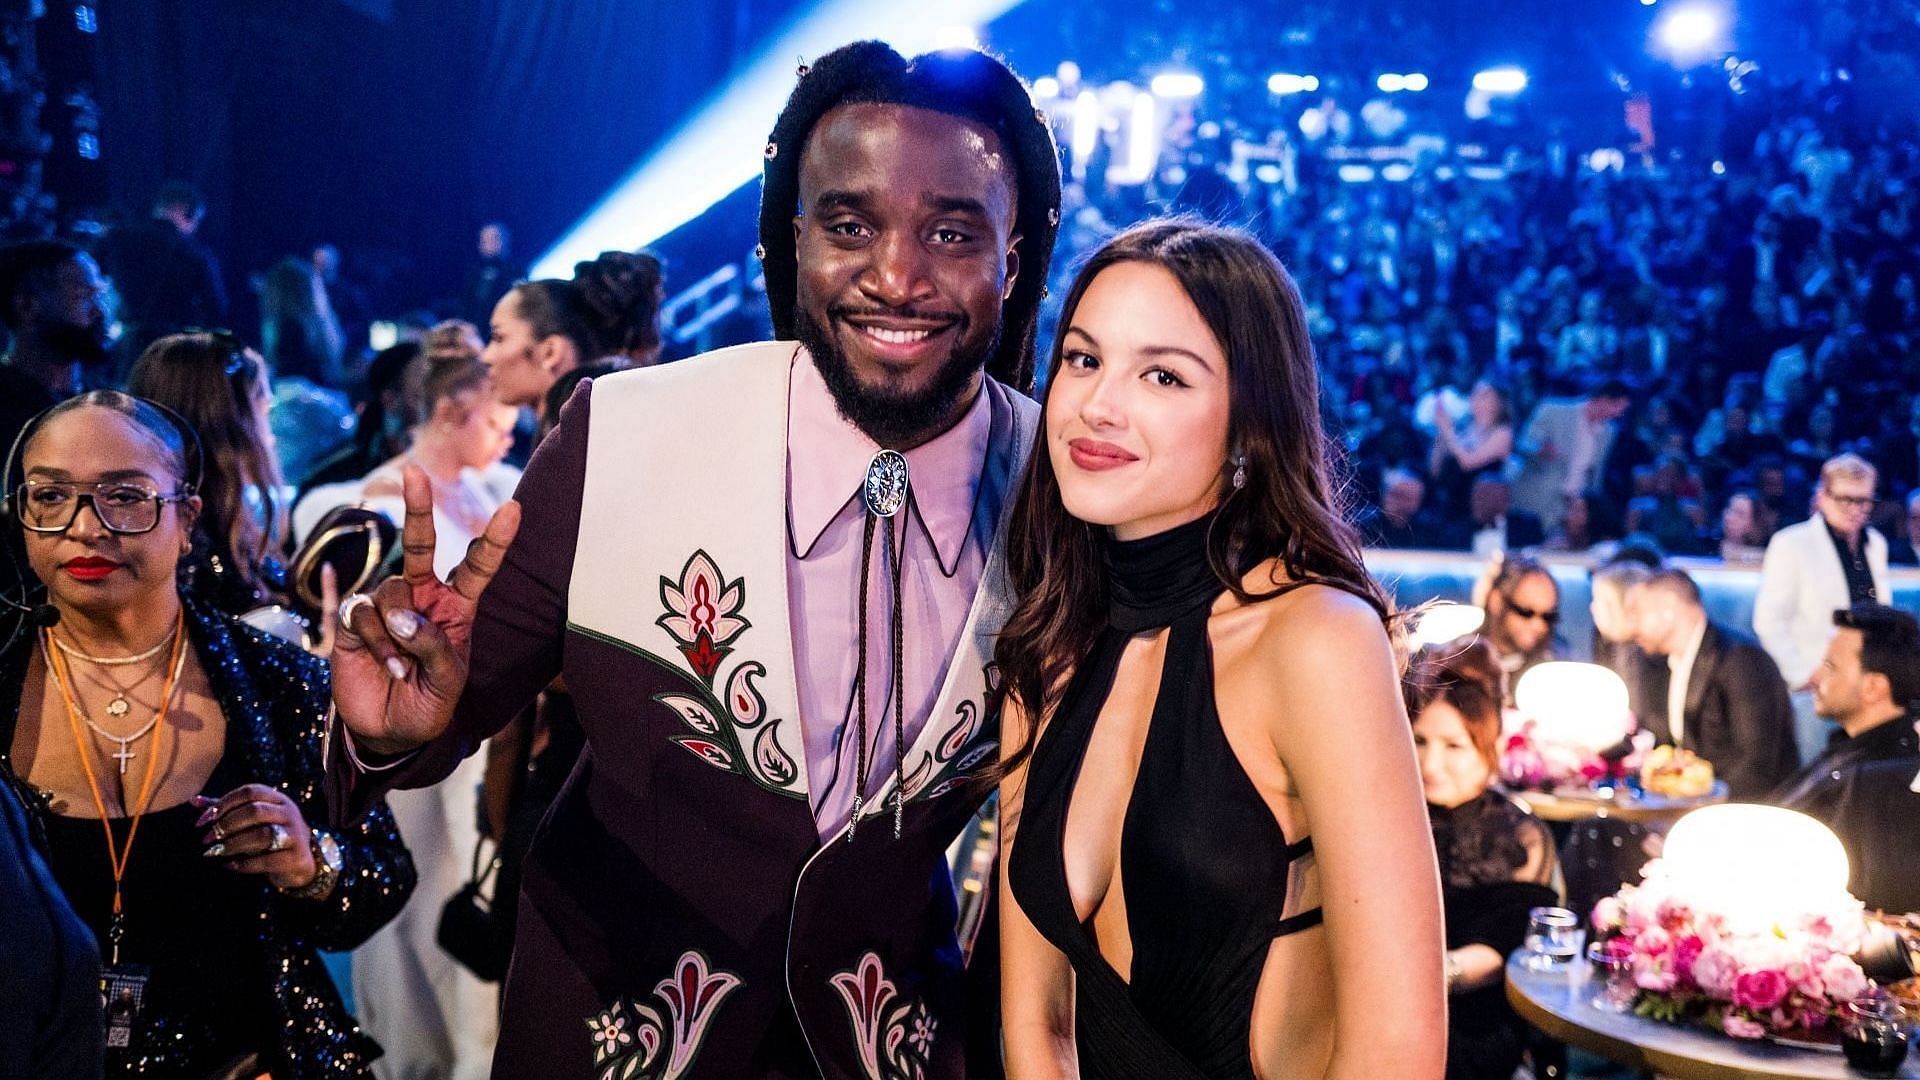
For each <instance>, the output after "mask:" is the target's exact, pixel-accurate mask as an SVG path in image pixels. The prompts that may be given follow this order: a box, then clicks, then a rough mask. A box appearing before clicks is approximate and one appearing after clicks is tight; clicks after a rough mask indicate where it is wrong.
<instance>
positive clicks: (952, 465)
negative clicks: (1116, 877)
mask: <svg viewBox="0 0 1920 1080" xmlns="http://www.w3.org/2000/svg"><path fill="white" fill-rule="evenodd" d="M766 159H767V163H766V175H765V188H764V202H763V206H762V210H761V219H760V237H761V243H762V248H761V252H760V255H761V258H762V259H763V260H764V265H765V269H766V277H767V293H768V297H769V300H770V301H771V303H772V310H773V313H774V330H775V336H776V338H778V339H780V340H777V341H774V342H768V343H762V344H756V345H746V346H740V347H737V348H732V349H725V350H721V351H719V352H716V353H713V354H711V355H708V356H705V357H702V358H699V359H698V360H695V361H691V362H687V363H680V364H671V365H667V366H665V367H659V368H651V369H644V370H636V371H630V372H625V373H621V374H616V375H612V376H607V377H604V378H601V379H596V380H593V381H592V382H590V383H588V384H585V385H583V386H582V387H581V389H580V390H579V391H578V392H577V393H575V394H574V396H573V398H572V400H571V402H570V403H569V404H568V405H567V406H566V408H565V410H564V411H563V412H562V414H561V418H560V423H559V426H558V428H557V429H556V430H555V431H554V433H553V434H552V435H551V436H549V437H548V438H547V440H546V441H545V442H543V443H542V444H541V446H540V448H539V451H538V452H537V453H536V454H535V456H534V458H533V461H532V463H531V464H530V465H529V466H528V469H527V472H526V476H525V479H524V481H523V482H522V483H521V485H520V492H519V503H518V508H517V509H516V508H515V505H514V504H509V506H508V507H507V508H505V509H504V510H503V511H502V513H501V515H499V516H498V517H497V518H496V520H495V521H494V522H493V523H492V524H491V525H490V526H489V528H488V531H487V535H486V537H485V538H484V539H483V541H482V542H480V543H478V544H476V545H475V547H474V549H473V551H472V552H471V553H470V554H469V556H468V559H467V560H466V562H465V563H463V564H462V566H461V568H460V569H458V570H456V571H455V573H454V575H453V576H452V578H451V579H450V581H449V582H447V583H445V584H443V583H441V582H440V581H439V580H437V579H436V578H435V577H434V576H433V575H432V573H431V570H430V567H428V566H427V560H428V559H429V558H430V552H431V547H432V544H431V513H430V506H429V500H428V492H427V484H426V481H425V478H424V477H420V476H414V477H411V478H410V479H409V480H408V486H407V494H408V500H407V501H408V517H407V524H406V536H407V539H406V542H405V546H406V550H407V552H408V560H407V562H408V571H407V573H406V574H405V575H404V577H403V578H400V579H395V580H392V581H389V582H386V583H385V584H383V585H382V586H381V587H380V588H379V590H377V591H376V592H375V593H374V594H373V595H372V596H371V597H365V598H361V597H352V598H349V599H348V601H347V602H346V603H345V604H343V605H342V611H341V616H342V621H343V622H344V623H345V624H346V625H345V629H344V630H343V632H342V635H341V644H340V647H339V650H338V652H336V654H335V657H334V660H333V669H334V688H335V690H334V693H335V701H336V704H337V706H338V712H339V715H340V716H341V718H342V720H343V723H344V728H345V734H344V735H343V736H341V737H337V738H335V739H334V740H333V746H334V748H333V749H332V750H331V751H330V752H331V753H332V754H334V755H335V757H334V759H333V766H334V767H333V769H332V777H333V783H334V790H335V794H336V798H335V805H337V806H340V807H342V808H344V809H345V811H346V812H350V811H351V808H352V807H354V806H359V805H364V803H365V802H366V800H368V799H369V798H371V797H372V796H374V795H375V794H377V793H378V792H380V791H382V790H384V789H387V788H390V787H394V786H416V785H422V784H427V783H431V782H433V781H435V780H437V779H439V778H440V777H442V776H445V775H446V774H447V772H448V770H449V769H451V768H452V767H453V764H454V763H455V762H456V761H458V760H459V758H460V757H461V756H462V755H464V754H467V753H470V752H471V751H472V750H473V749H474V748H476V747H478V746H479V745H480V744H481V742H482V741H483V740H485V739H486V738H487V737H488V736H489V735H490V734H492V733H493V732H494V731H495V730H497V729H498V728H499V727H500V726H501V725H502V724H504V723H505V722H506V721H507V720H508V719H509V718H510V717H511V716H512V715H513V714H514V713H515V712H516V711H517V710H519V709H520V708H521V707H522V706H523V705H524V704H525V703H526V702H527V701H528V700H529V699H530V698H531V697H532V696H533V695H534V694H535V693H537V692H538V691H539V690H540V689H541V688H542V687H544V686H546V685H547V684H548V683H549V682H550V681H551V680H552V679H553V678H554V677H556V676H559V675H564V676H565V679H566V683H567V687H568V689H569V690H570V691H571V692H572V694H573V697H574V700H575V702H576V705H577V708H578V710H579V715H580V721H581V725H582V727H583V728H584V729H585V730H586V733H587V739H588V749H587V751H586V752H585V753H584V754H583V755H582V758H581V761H580V764H579V766H578V767H577V768H576V769H575V770H574V773H573V776H572V778H571V779H570V781H569V782H568V786H567V788H566V790H565V791H564V792H563V794H562V795H561V796H560V797H559V799H558V800H557V801H556V803H555V804H554V807H553V810H552V811H551V813H550V814H549V816H548V818H547V821H546V822H545V824H544V826H543V827H542V830H541V833H540V835H539V837H538V838H537V839H536V840H535V842H534V847H533V850H532V852H531V854H530V855H529V856H528V858H527V865H526V870H525V882H524V886H523V890H522V894H521V896H522V899H521V905H520V918H519V927H518V936H517V939H516V952H515V955H514V958H513V964H512V970H511V972H510V973H509V975H508V977H507V987H506V997H505V1004H504V1014H503V1017H502V1030H501V1037H500V1044H499V1050H498V1052H497V1055H496V1057H495V1062H494V1075H495V1076H496V1077H513V1078H518V1077H540V1078H554V1077H558V1078H567V1077H587V1076H592V1077H610V1078H618V1080H626V1078H629V1077H665V1076H674V1077H678V1076H688V1077H726V1078H737V1077H763V1076H764V1077H800V1076H818V1075H825V1076H828V1077H835V1078H839V1077H860V1078H871V1080H880V1078H894V1077H920V1076H927V1077H950V1078H958V1077H961V1076H963V1075H966V1073H967V1072H968V1063H967V1061H966V1060H965V1059H966V1051H965V1047H966V1045H967V1043H968V1029H967V1016H966V1011H965V1009H964V1008H963V1007H962V998H963V990H962V982H963V979H962V974H963V973H962V971H961V960H960V956H961V951H960V949H959V948H958V947H957V944H956V940H955V933H954V915H955V898H954V894H953V889H952V885H951V882H950V879H949V875H948V870H947V866H946V862H945V855H944V852H945V850H946V849H947V847H948V846H949V845H950V844H951V843H952V842H953V840H954V839H955V837H956V835H957V834H958V833H959V832H960V830H961V829H962V827H963V826H964V825H965V824H966V823H967V822H968V821H969V819H970V818H971V816H972V815H973V814H974V812H975V810H976V809H977V808H978V807H979V804H980V799H981V795H982V793H983V792H982V784H980V783H977V782H975V781H977V780H979V779H980V778H979V776H978V773H979V771H980V770H981V769H982V768H983V767H984V766H985V765H987V764H988V763H989V762H990V761H991V760H992V758H993V753H992V750H993V743H994V740H995V737H996V733H997V732H996V723H995V721H994V718H993V717H992V716H991V715H990V713H989V709H988V694H989V689H990V686H989V671H988V660H989V658H990V657H991V655H992V639H993V637H994V635H995V634H996V633H997V632H998V630H999V628H1000V626H1001V624H1002V622H1003V621H1004V618H1005V615H1006V612H1007V610H1008V609H1009V607H1010V601H1011V598H1010V597H1008V596H1007V595H1006V588H1005V584H1004V574H1003V571H1002V569H1001V558H1002V550H1003V544H1002V536H1001V530H1002V528H1003V525H1004V522H1005V520H1006V518H1007V516H1008V515H1007V514H1006V513H1005V511H1006V510H1007V509H1008V503H1009V497H1010V493H1011V492H1012V490H1013V487H1014V484H1013V482H1014V480H1015V478H1016V477H1017V475H1018V473H1019V472H1020V470H1021V468H1022V467H1023V465H1024V462H1025V459H1026V457H1027V455H1028V453H1029V452H1030V450H1031V447H1032V445H1033V441H1034V428H1035V424H1036V420H1037V414H1038V408H1037V407H1036V406H1035V405H1034V404H1033V403H1032V402H1031V401H1029V400H1027V399H1026V398H1024V397H1022V396H1021V395H1020V394H1019V393H1017V392H1016V390H1017V389H1023V388H1024V387H1025V386H1026V384H1027V382H1028V381H1029V379H1030V377H1031V372H1032V348H1033V333H1034V316H1035V311H1036V309H1037V308H1038V306H1039V302H1040V297H1041V294H1042V283H1043V282H1045V280H1046V276H1047V263H1048V259H1049V256H1050V254H1051V250H1052V246H1053V238H1054V232H1055V228H1056V226H1057V224H1058V221H1059V211H1058V206H1059V197H1060V175H1059V165H1058V157H1057V153H1056V150H1055V148H1054V145H1053V142H1052V139H1051V136H1050V135H1049V134H1048V130H1047V127H1046V124H1045V121H1044V118H1043V117H1040V116H1038V115H1036V113H1035V111H1034V109H1033V106H1032V104H1031V102H1030V100H1029V99H1028V96H1027V93H1026V91H1025V89H1024V88H1023V87H1022V86H1021V84H1020V82H1019V80H1018V79H1017V78H1015V76H1014V75H1013V73H1012V72H1010V71H1009V70H1008V69H1007V68H1006V67H1005V66H1003V65H1002V64H1001V63H1000V62H999V61H997V60H994V59H992V58H990V57H987V56H985V55H982V54H979V53H951V52H948V53H939V54H929V55H926V56H921V57H917V58H915V59H913V60H907V59H904V58H902V57H901V56H899V55H898V54H897V53H895V52H894V51H893V50H892V49H890V48H888V47H887V46H885V45H881V44H878V43H872V42H867V43H860V44H855V45H850V46H847V47H845V48H842V49H840V50H837V51H835V52H833V53H831V54H829V55H827V56H825V57H822V58H821V59H820V60H819V61H818V62H817V63H816V64H814V65H813V66H812V67H811V68H802V69H801V72H800V80H799V83H798V85H797V87H796V89H795V90H794V92H793V94H792V96H791V98H790V99H789V101H788V103H787V106H786V108H785V109H784V110H783V111H782V113H781V114H780V117H779V119H778V121H777V122H776V124H775V126H774V130H773V135H772V138H771V141H769V142H768V144H767V147H766ZM522 524H523V526H524V527H520V526H521V525H522ZM516 528H517V531H518V539H515V538H514V537H515V532H516ZM509 544H511V546H509ZM483 589H484V590H485V596H484V600H483V601H482V600H481V599H480V598H481V593H482V590H483ZM469 655H470V656H471V659H472V662H471V665H469V664H468V663H467V657H468V656H469ZM975 1034H976V1035H978V1034H979V1033H978V1032H976V1033H975ZM989 1034H990V1033H989ZM984 1041H986V1042H987V1043H989V1044H991V1042H992V1040H991V1038H989V1039H987V1040H984ZM975 1065H976V1067H977V1068H987V1069H990V1068H992V1065H993V1063H991V1062H976V1063H975Z"/></svg>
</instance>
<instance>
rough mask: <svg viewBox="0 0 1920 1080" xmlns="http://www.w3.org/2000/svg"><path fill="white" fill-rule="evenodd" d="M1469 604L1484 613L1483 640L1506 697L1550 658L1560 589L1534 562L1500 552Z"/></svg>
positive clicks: (1546, 572) (1557, 619) (1548, 574)
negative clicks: (1503, 681) (1501, 678)
mask: <svg viewBox="0 0 1920 1080" xmlns="http://www.w3.org/2000/svg"><path fill="white" fill-rule="evenodd" d="M1473 600H1474V603H1475V604H1477V605H1478V606H1479V607H1480V608H1481V609H1483V610H1484V611H1486V613H1487V621H1486V624H1485V625H1486V629H1485V631H1484V632H1485V634H1486V639H1487V644H1489V645H1491V646H1493V652H1494V658H1495V659H1497V660H1498V661H1499V662H1500V669H1501V670H1502V671H1504V672H1506V675H1507V682H1506V691H1505V698H1506V703H1507V704H1508V705H1512V704H1513V688H1514V685H1515V684H1516V683H1518V682H1519V681H1520V676H1522V675H1524V674H1526V673H1527V670H1528V669H1529V668H1532V667H1533V666H1534V665H1536V664H1542V663H1545V662H1547V661H1548V660H1552V659H1554V658H1555V651H1554V644H1555V643H1554V629H1555V628H1556V627H1558V626H1559V625H1560V586H1559V585H1558V584H1557V583H1556V582H1555V581H1554V580H1553V574H1552V573H1551V572H1550V571H1548V569H1547V568H1546V566H1545V564H1543V563H1541V562H1540V561H1539V560H1538V559H1533V558H1529V557H1527V556H1525V555H1515V554H1513V553H1512V552H1503V553H1502V554H1500V555H1497V556H1495V557H1494V560H1493V562H1492V563H1491V564H1489V565H1488V567H1487V574H1486V576H1485V577H1483V578H1482V579H1481V581H1480V583H1479V584H1477V585H1476V586H1475V588H1474V597H1473Z"/></svg>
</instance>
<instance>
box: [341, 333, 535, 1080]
mask: <svg viewBox="0 0 1920 1080" xmlns="http://www.w3.org/2000/svg"><path fill="white" fill-rule="evenodd" d="M422 359H423V360H425V361H426V363H427V367H426V369H425V373H424V375H423V377H422V379H421V391H420V400H421V408H422V410H423V416H424V417H425V419H424V420H423V421H422V422H421V423H420V424H419V425H418V426H417V427H415V428H414V433H413V443H412V446H411V447H410V448H409V449H408V451H407V453H406V454H405V455H404V456H402V457H399V458H396V459H394V460H393V461H390V462H388V463H387V464H385V465H382V466H381V467H380V468H378V469H376V470H374V471H373V473H372V474H371V475H369V476H368V477H367V480H366V487H365V489H364V493H363V496H362V497H363V499H364V501H365V502H366V503H367V504H368V505H370V506H372V507H373V508H375V509H377V510H380V511H381V512H383V513H385V514H386V515H387V516H388V517H390V518H392V520H393V521H394V523H395V524H399V523H400V522H401V521H402V520H403V519H404V517H405V513H406V510H405V506H404V503H403V501H402V494H401V472H402V470H403V469H404V467H405V466H406V465H408V464H414V465H418V466H419V467H420V468H421V469H422V470H423V471H424V472H425V473H426V474H427V478H428V479H429V480H431V481H432V483H433V525H434V536H435V547H434V556H433V562H434V570H435V572H436V573H439V574H450V573H452V572H453V568H454V566H456V565H458V564H459V562H460V559H461V557H462V556H463V555H465V554H466V551H467V546H468V545H469V544H471V543H472V542H473V540H474V539H475V538H476V537H478V536H479V535H480V534H481V533H482V532H484V531H485V529H486V524H487V519H488V518H489V517H491V516H492V515H493V512H494V511H495V510H497V509H499V508H500V504H501V503H504V502H506V501H507V499H508V498H509V497H510V496H511V495H512V494H513V488H514V485H515V483H517V482H518V480H519V476H520V473H519V470H517V469H514V468H512V467H511V466H507V465H502V464H500V459H501V457H502V456H503V455H505V454H506V452H507V449H508V447H510V446H511V445H512V443H513V422H514V418H515V416H516V415H517V410H516V409H514V408H513V406H511V405H507V404H505V403H503V402H501V401H500V400H499V399H498V398H496V397H495V396H494V386H493V383H492V381H491V380H490V378H489V377H488V373H487V368H486V365H484V364H482V363H481V362H480V361H479V360H478V359H475V358H473V357H471V356H463V355H457V354H456V355H450V356H442V357H441V358H439V359H429V358H427V357H423V358H422ZM485 771H486V762H485V760H484V759H483V758H481V757H478V756H475V757H470V758H468V759H467V760H466V761H464V762H462V763H461V764H460V767H459V768H457V769H455V770H454V772H453V774H452V775H451V776H449V777H447V778H446V779H445V780H443V781H441V782H440V783H438V784H435V785H434V786H432V787H427V788H414V789H407V790H402V791H395V792H393V793H392V794H390V795H389V796H388V797H387V801H388V803H389V804H390V805H391V806H392V807H393V815H394V819H395V820H396V821H397V822H398V823H399V825H400V831H401V835H403V836H405V837H406V838H407V842H408V843H409V844H410V845H412V848H413V851H414V865H415V866H416V868H417V869H418V872H419V875H420V895H421V901H420V902H419V903H416V904H414V905H412V906H411V907H409V908H408V909H407V910H406V911H404V912H402V913H401V914H400V917H399V918H397V919H395V920H394V921H393V923H392V924H391V925H389V926H387V927H386V928H385V929H383V930H381V931H380V933H378V934H376V935H374V937H373V939H372V940H370V941H368V942H367V943H366V945H364V946H362V947H361V948H360V949H359V950H357V951H356V952H355V953H354V955H353V991H354V1001H355V1003H356V1005H357V1006H358V1007H359V1009H360V1014H361V1020H362V1021H363V1022H364V1023H365V1024H366V1026H367V1030H368V1031H369V1032H371V1033H372V1034H373V1036H374V1038H376V1039H379V1040H380V1042H381V1043H382V1044H383V1045H385V1046H386V1047H387V1059H386V1061H385V1062H383V1064H382V1070H383V1071H386V1070H389V1069H390V1070H392V1073H393V1075H396V1076H414V1075H417V1076H449V1077H469V1076H483V1075H485V1074H486V1071H487V1067H488V1065H489V1063H490V1062H491V1061H492V1058H493V1044H494V1040H495V1037H496V1034H497V1031H498V1025H497V1023H496V1015H497V1013H498V1011H499V998H498V988H497V987H495V986H493V985H491V984H489V983H486V982H483V981H481V980H480V979H479V978H477V977H476V976H475V975H474V974H473V973H472V972H469V971H468V970H467V969H466V968H464V967H461V966H460V965H459V964H458V963H457V962H455V960H454V959H453V957H452V956H451V955H450V954H449V953H448V952H447V951H446V950H445V949H442V948H441V947H440V945H439V942H438V939H437V937H436V934H437V931H438V929H439V923H440V912H441V909H442V907H443V906H444V905H445V903H446V901H447V899H448V898H450V897H451V896H452V895H453V894H454V893H455V892H457V891H459V889H460V887H461V886H462V885H464V884H466V882H467V880H468V878H469V877H470V875H471V873H472V858H473V852H474V848H475V847H476V846H477V845H478V844H479V842H480V822H479V815H478V811H477V809H476V807H477V803H478V796H477V794H476V792H477V791H478V789H479V787H480V784H481V781H482V779H483V776H484V773H485ZM423 1032H430V1033H433V1034H432V1035H431V1036H430V1037H429V1036H427V1035H423V1034H422V1033H423Z"/></svg>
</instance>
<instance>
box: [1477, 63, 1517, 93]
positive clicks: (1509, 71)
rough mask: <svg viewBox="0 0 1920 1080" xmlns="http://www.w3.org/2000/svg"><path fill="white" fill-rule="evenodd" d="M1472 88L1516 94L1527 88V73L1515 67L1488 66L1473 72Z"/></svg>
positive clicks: (1487, 91)
mask: <svg viewBox="0 0 1920 1080" xmlns="http://www.w3.org/2000/svg"><path fill="white" fill-rule="evenodd" d="M1473 88H1474V89H1475V90H1481V91H1485V92H1486V93H1489V94H1517V93H1519V92H1520V91H1522V90H1525V89H1526V88H1527V73H1526V72H1524V71H1522V70H1520V69H1519V68H1516V67H1497V68H1488V69H1487V70H1485V71H1481V72H1476V73H1475V74H1474V76H1473Z"/></svg>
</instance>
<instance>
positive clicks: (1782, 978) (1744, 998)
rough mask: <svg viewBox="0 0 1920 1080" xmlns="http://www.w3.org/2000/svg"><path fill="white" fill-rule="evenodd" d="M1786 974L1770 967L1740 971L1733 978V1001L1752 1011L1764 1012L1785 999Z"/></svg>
mask: <svg viewBox="0 0 1920 1080" xmlns="http://www.w3.org/2000/svg"><path fill="white" fill-rule="evenodd" d="M1789 989H1791V987H1790V986H1789V985H1788V984H1787V977H1786V975H1784V974H1782V973H1781V972H1778V971H1775V970H1773V969H1772V968H1763V969H1761V970H1759V971H1748V972H1743V973H1741V975H1740V977H1739V978H1737V979H1735V980H1733V1003H1734V1004H1735V1005H1738V1006H1739V1007H1740V1008H1743V1009H1749V1010H1751V1011H1753V1012H1766V1011H1767V1010H1768V1009H1771V1008H1773V1007H1774V1006H1776V1005H1778V1004H1780V1003H1781V1002H1782V1001H1785V1000H1786V997H1787V991H1788V990H1789Z"/></svg>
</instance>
